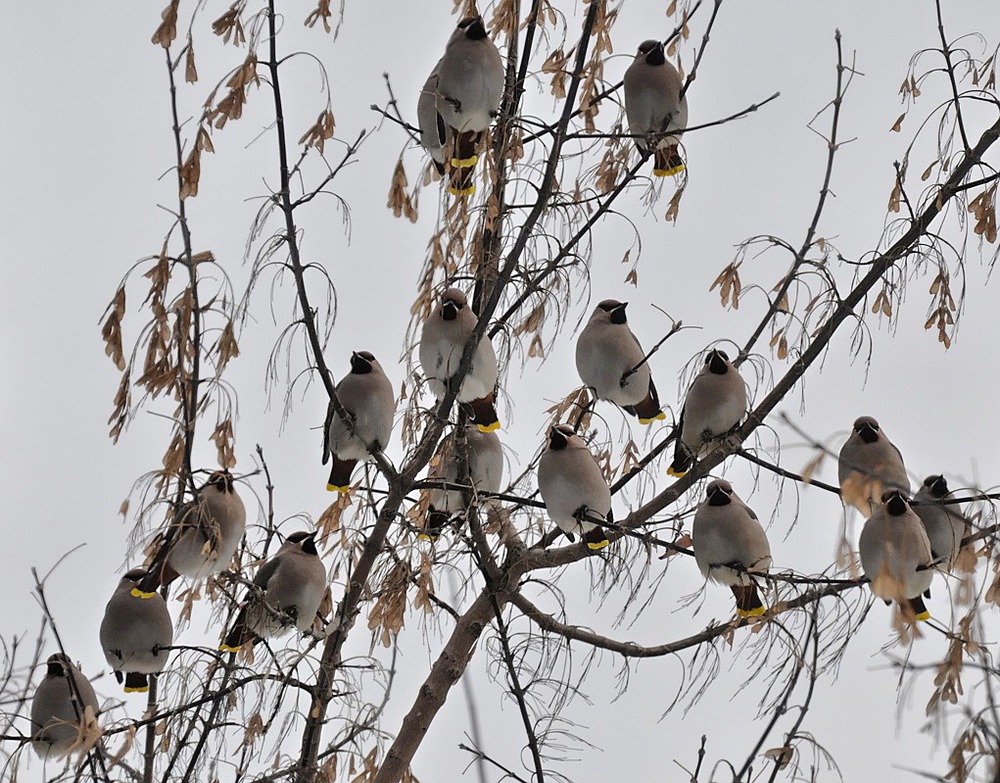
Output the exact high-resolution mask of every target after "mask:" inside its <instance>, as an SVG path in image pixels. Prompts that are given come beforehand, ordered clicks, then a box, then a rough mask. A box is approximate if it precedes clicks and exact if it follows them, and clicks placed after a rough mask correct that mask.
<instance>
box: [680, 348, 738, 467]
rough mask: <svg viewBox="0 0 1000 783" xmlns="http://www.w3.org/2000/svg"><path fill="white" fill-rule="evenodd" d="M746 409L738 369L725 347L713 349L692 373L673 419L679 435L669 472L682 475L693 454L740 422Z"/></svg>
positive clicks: (701, 453)
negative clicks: (692, 378) (675, 417)
mask: <svg viewBox="0 0 1000 783" xmlns="http://www.w3.org/2000/svg"><path fill="white" fill-rule="evenodd" d="M746 412H747V390H746V386H745V385H744V383H743V377H742V376H741V375H740V373H739V370H737V369H736V367H734V366H733V363H732V362H730V361H729V356H728V355H727V354H726V352H725V351H720V350H719V349H714V350H712V351H709V352H708V355H707V356H706V357H705V366H704V367H702V368H701V371H700V372H699V373H698V375H696V376H695V379H694V382H693V383H692V384H691V388H689V389H688V393H687V396H686V397H685V398H684V408H683V409H682V410H681V418H680V421H679V422H678V423H677V429H678V431H679V437H678V438H677V441H676V445H675V447H674V461H673V463H672V464H671V465H670V467H669V468H667V474H668V475H671V476H683V475H684V474H685V473H687V472H688V470H690V469H691V464H692V463H693V462H694V460H695V458H697V457H699V456H702V455H703V454H704V453H705V452H706V451H707V446H708V445H709V444H710V443H711V441H712V440H714V439H715V438H718V437H719V436H721V435H725V434H726V433H727V432H729V431H730V430H731V429H733V427H735V426H736V425H737V424H739V423H740V421H741V420H742V419H743V417H744V416H745V415H746Z"/></svg>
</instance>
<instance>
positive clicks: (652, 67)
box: [625, 41, 688, 177]
mask: <svg viewBox="0 0 1000 783" xmlns="http://www.w3.org/2000/svg"><path fill="white" fill-rule="evenodd" d="M682 86H683V85H682V84H681V77H680V75H679V74H678V73H677V69H676V68H674V66H673V65H672V64H671V63H670V61H669V60H667V59H666V56H665V55H664V52H663V44H662V43H661V42H660V41H643V42H642V43H641V44H640V45H639V50H638V52H636V55H635V59H634V60H633V61H632V64H631V65H630V66H629V67H628V69H627V70H626V71H625V116H626V117H627V118H628V124H629V132H630V133H632V134H640V138H637V139H636V140H635V142H636V146H638V147H639V149H640V150H642V151H643V152H644V153H646V154H649V153H653V154H654V156H655V163H654V168H653V174H655V175H656V176H658V177H666V176H673V175H674V174H678V173H679V172H681V171H682V170H683V169H684V161H683V160H682V159H681V156H680V153H679V152H678V148H677V145H678V143H679V141H680V138H679V136H678V135H677V134H675V133H671V134H670V135H662V136H656V134H664V133H667V132H669V131H677V132H680V131H683V130H684V129H685V128H687V118H688V106H687V96H686V95H685V96H683V97H682V96H681V89H682Z"/></svg>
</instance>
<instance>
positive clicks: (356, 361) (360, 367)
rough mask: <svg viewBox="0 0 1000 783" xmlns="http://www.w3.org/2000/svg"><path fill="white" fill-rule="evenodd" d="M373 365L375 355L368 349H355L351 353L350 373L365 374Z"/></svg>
mask: <svg viewBox="0 0 1000 783" xmlns="http://www.w3.org/2000/svg"><path fill="white" fill-rule="evenodd" d="M374 366H375V355H374V354H372V353H370V352H369V351H355V352H354V353H352V354H351V373H352V374H354V375H367V374H368V373H370V372H371V371H372V367H374Z"/></svg>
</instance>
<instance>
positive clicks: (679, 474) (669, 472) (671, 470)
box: [667, 465, 687, 478]
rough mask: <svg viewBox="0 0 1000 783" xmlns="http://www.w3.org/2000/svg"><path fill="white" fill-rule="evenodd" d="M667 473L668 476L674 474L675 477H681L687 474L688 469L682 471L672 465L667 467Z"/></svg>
mask: <svg viewBox="0 0 1000 783" xmlns="http://www.w3.org/2000/svg"><path fill="white" fill-rule="evenodd" d="M667 475H668V476H673V477H674V478H681V477H682V476H685V475H687V471H686V470H680V471H678V470H674V466H673V465H671V466H670V467H669V468H667Z"/></svg>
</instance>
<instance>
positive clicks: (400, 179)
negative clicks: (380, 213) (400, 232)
mask: <svg viewBox="0 0 1000 783" xmlns="http://www.w3.org/2000/svg"><path fill="white" fill-rule="evenodd" d="M408 184H409V183H408V181H407V179H406V170H405V169H404V168H403V159H402V158H400V159H399V160H397V161H396V168H395V169H393V172H392V184H391V185H390V186H389V199H388V201H387V202H386V206H387V207H389V209H391V210H392V214H393V217H400V216H401V215H405V216H406V219H407V220H409V221H410V222H411V223H416V222H417V210H416V207H415V206H414V203H413V200H412V199H411V197H410V195H409V194H408V193H407V192H406V186H407V185H408Z"/></svg>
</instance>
